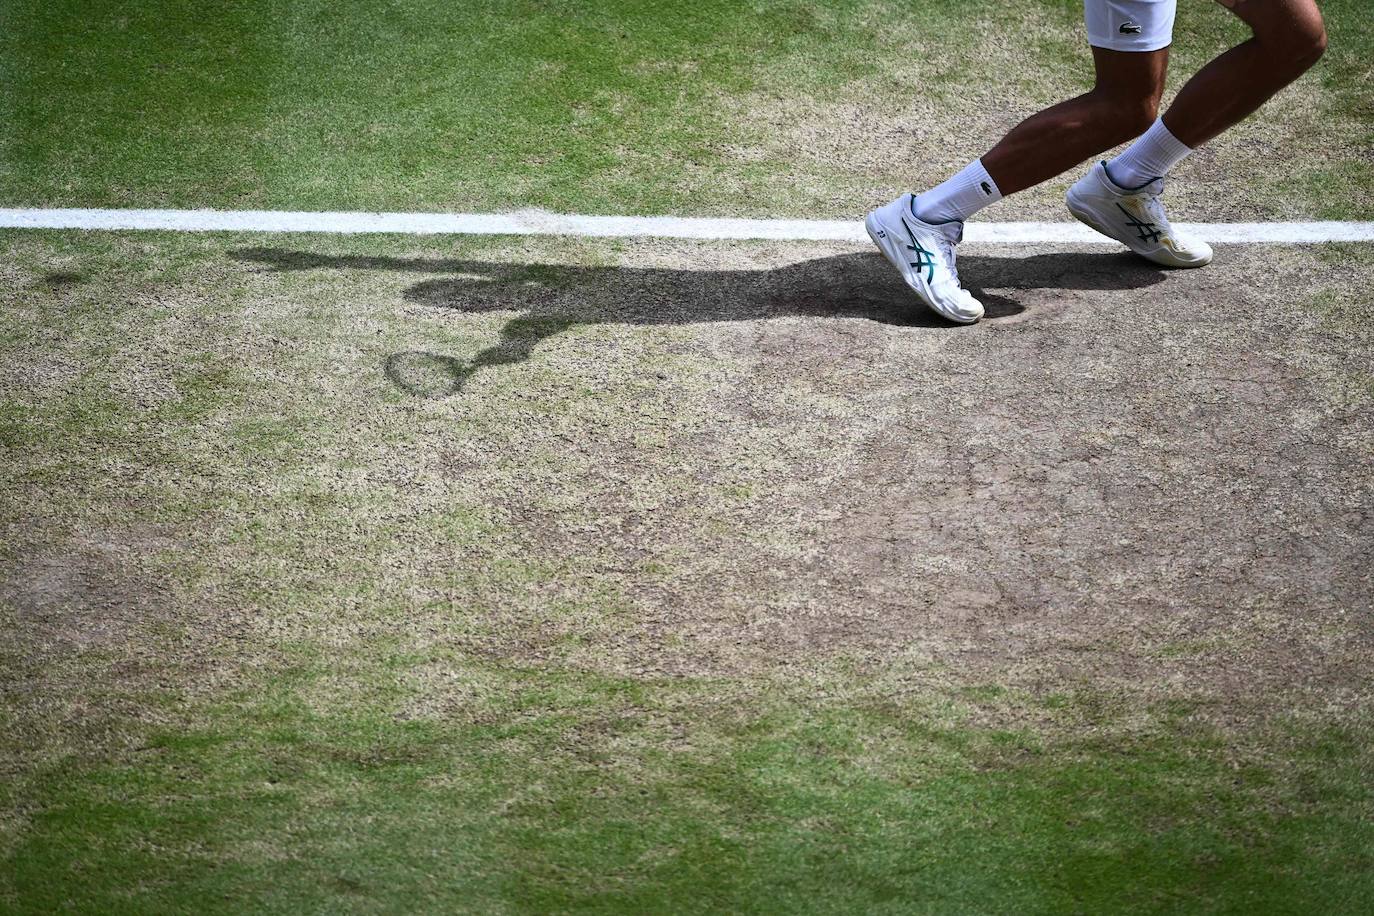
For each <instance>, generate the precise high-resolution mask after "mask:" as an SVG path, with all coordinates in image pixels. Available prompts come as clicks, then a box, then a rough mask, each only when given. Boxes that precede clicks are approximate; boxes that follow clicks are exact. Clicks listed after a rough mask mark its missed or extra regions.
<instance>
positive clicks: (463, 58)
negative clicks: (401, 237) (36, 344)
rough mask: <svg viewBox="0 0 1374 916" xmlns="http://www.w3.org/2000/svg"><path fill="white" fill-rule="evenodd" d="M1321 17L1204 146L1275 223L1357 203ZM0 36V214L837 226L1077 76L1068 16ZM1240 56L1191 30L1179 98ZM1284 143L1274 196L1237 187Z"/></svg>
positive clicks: (222, 10) (1362, 36)
mask: <svg viewBox="0 0 1374 916" xmlns="http://www.w3.org/2000/svg"><path fill="white" fill-rule="evenodd" d="M1324 9H1325V10H1326V13H1327V16H1328V18H1329V19H1330V22H1331V31H1332V36H1333V43H1332V49H1331V51H1330V53H1329V55H1328V58H1327V60H1326V61H1325V62H1323V64H1322V65H1321V68H1320V69H1319V71H1318V73H1317V74H1316V75H1314V76H1312V77H1309V78H1308V81H1307V82H1306V83H1304V86H1305V87H1306V88H1305V89H1304V90H1303V92H1304V93H1306V95H1305V96H1304V101H1303V102H1302V104H1301V106H1298V107H1295V108H1294V110H1292V111H1290V112H1287V113H1284V114H1279V115H1274V114H1273V113H1272V112H1271V113H1270V114H1268V115H1265V116H1264V117H1263V118H1261V119H1260V121H1259V122H1258V123H1257V124H1256V125H1254V126H1253V127H1251V128H1247V129H1246V130H1243V131H1241V132H1240V133H1239V134H1237V135H1235V137H1234V138H1233V141H1234V142H1233V144H1232V145H1227V143H1232V141H1229V140H1228V141H1226V142H1222V143H1220V145H1218V146H1217V147H1216V148H1217V150H1218V151H1219V155H1221V156H1222V157H1223V158H1224V159H1227V160H1231V161H1233V163H1234V165H1235V167H1236V168H1237V169H1240V170H1243V171H1246V172H1249V173H1250V174H1248V175H1246V176H1245V178H1246V182H1247V183H1241V182H1240V179H1239V178H1237V179H1236V183H1235V188H1234V191H1233V190H1232V189H1231V188H1229V187H1228V188H1227V189H1226V190H1225V191H1224V192H1223V194H1225V193H1241V194H1245V195H1246V196H1247V198H1250V199H1248V200H1246V201H1245V202H1244V203H1245V204H1248V205H1253V206H1257V207H1260V208H1261V209H1262V210H1263V211H1264V212H1267V213H1272V214H1273V215H1280V214H1282V215H1292V214H1295V213H1302V212H1308V213H1313V214H1315V215H1339V216H1342V217H1350V216H1356V215H1359V214H1361V213H1363V214H1367V213H1368V212H1369V211H1370V209H1371V189H1370V182H1369V181H1368V179H1367V172H1368V170H1367V165H1368V163H1367V162H1366V161H1365V157H1364V156H1363V155H1362V153H1361V149H1362V148H1363V149H1367V147H1368V145H1369V142H1370V139H1371V133H1370V131H1371V121H1370V119H1371V115H1370V111H1371V92H1370V89H1369V85H1370V80H1369V75H1370V74H1369V69H1368V63H1367V62H1368V60H1370V59H1371V57H1372V56H1374V44H1371V41H1374V39H1371V37H1370V34H1369V30H1368V29H1367V28H1365V27H1364V25H1365V15H1364V10H1363V7H1362V5H1361V3H1360V0H1333V2H1330V3H1327V4H1324ZM0 16H3V20H0V67H3V68H4V69H3V71H0V79H3V86H4V92H3V93H2V94H0V202H3V203H5V204H7V205H20V204H24V205H49V206H56V205H67V206H175V207H199V206H216V207H238V208H243V207H268V208H298V209H322V208H335V209H340V208H342V209H420V210H433V209H475V210H488V209H494V208H510V207H521V206H543V207H547V208H550V209H554V210H562V211H567V210H578V211H585V212H600V213H627V212H628V213H652V212H682V213H702V214H705V213H720V214H727V215H736V214H742V213H743V214H760V215H763V214H772V215H789V214H800V215H829V214H839V213H853V212H860V211H862V210H863V209H864V208H865V207H866V206H868V205H870V204H872V203H873V201H874V200H877V199H881V198H882V195H883V194H884V193H886V192H887V191H889V190H891V189H892V187H893V186H894V185H895V186H898V187H916V186H920V185H921V184H924V183H929V182H932V181H936V180H940V179H941V178H943V177H944V176H945V175H946V173H947V172H948V170H949V169H950V168H951V167H955V166H957V165H959V164H962V163H963V162H966V161H967V160H968V159H969V158H972V157H974V156H977V155H979V154H980V153H982V152H983V148H984V146H985V145H986V144H987V143H990V142H991V141H992V140H994V139H995V138H996V136H997V135H998V133H1000V131H1001V130H1003V129H1005V127H1007V126H1010V124H1011V123H1014V120H1015V119H1016V118H1018V117H1024V116H1025V115H1028V114H1030V113H1031V112H1032V111H1034V110H1035V108H1036V107H1038V106H1040V105H1043V104H1047V103H1049V102H1051V101H1054V100H1056V99H1059V98H1063V97H1065V96H1066V95H1068V94H1071V93H1072V92H1076V91H1078V90H1080V89H1081V88H1082V87H1083V86H1084V85H1085V84H1086V83H1087V82H1088V80H1089V71H1090V68H1089V62H1088V56H1087V52H1086V49H1085V48H1084V47H1083V40H1082V35H1081V31H1082V26H1081V10H1080V7H1079V5H1078V4H1077V3H1070V2H1064V0H1053V2H1050V0H1040V2H1036V0H1015V2H1012V3H1002V4H998V5H997V7H996V8H995V9H994V8H992V7H989V6H987V5H986V4H977V3H971V2H957V0H942V2H939V3H899V2H893V0H832V2H828V3H814V2H801V0H764V2H758V3H750V4H741V3H734V2H727V0H712V2H690V3H688V2H673V3H653V4H646V3H640V2H634V0H617V2H599V3H595V4H589V3H581V2H571V0H565V2H557V3H534V2H517V0H502V2H497V0H483V2H473V3H460V4H459V3H446V2H439V0H402V2H397V3H390V4H387V5H385V6H384V7H378V6H377V5H376V4H372V3H352V2H343V3H340V2H330V3H323V2H317V0H310V2H301V0H296V2H290V3H286V2H281V0H252V2H233V3H230V2H211V3H204V4H197V5H196V6H195V7H194V8H192V7H186V6H184V5H182V4H175V3H168V2H150V3H139V4H128V3H116V2H111V0H93V2H90V0H81V2H76V0H55V2H50V0H43V2H39V0H16V2H12V3H8V4H6V7H5V9H4V10H3V11H2V12H0ZM1009 22H1016V23H1018V31H1017V35H1016V37H1015V38H1012V37H1010V36H1009V35H1008V34H1007V28H1008V26H1007V23H1009ZM1241 35H1242V32H1241V28H1240V27H1239V26H1238V25H1237V24H1235V23H1234V22H1233V21H1232V20H1231V17H1229V16H1227V15H1226V14H1225V13H1224V12H1223V11H1221V10H1215V9H1207V8H1200V9H1193V10H1185V11H1184V14H1183V15H1181V17H1180V20H1179V25H1178V36H1177V41H1176V47H1175V74H1176V76H1175V82H1174V84H1175V85H1177V84H1178V80H1179V79H1180V78H1181V77H1182V76H1186V75H1187V73H1188V72H1189V71H1190V70H1192V69H1194V68H1196V67H1197V66H1198V65H1200V64H1201V63H1202V62H1203V61H1205V60H1206V59H1207V58H1209V57H1210V56H1212V55H1214V54H1215V53H1217V52H1218V51H1219V50H1221V49H1223V48H1225V47H1226V46H1228V45H1229V44H1231V43H1233V42H1234V41H1236V40H1238V39H1239V38H1240V37H1241ZM974 60H976V61H978V62H979V64H980V66H976V67H975V66H970V65H969V64H970V62H971V61H974ZM990 73H991V74H996V76H995V81H996V86H990V84H989V81H988V80H989V78H988V74H990ZM1003 86H1005V87H1015V93H1014V95H1013V96H1012V97H1008V95H1007V93H1006V92H1005V91H1003V90H1002V89H1000V88H998V87H1003ZM1017 96H1019V98H1017ZM913 108H915V109H916V110H915V111H913ZM1273 117H1278V118H1279V120H1278V122H1277V123H1276V124H1271V125H1269V126H1271V127H1273V129H1274V130H1275V131H1277V135H1276V136H1273V137H1271V136H1270V135H1267V134H1264V133H1263V132H1262V131H1260V126H1261V125H1264V124H1268V123H1269V122H1268V120H1267V119H1271V118H1273ZM865 118H867V119H869V120H871V121H872V124H873V126H872V127H869V126H862V124H863V123H866V122H865V121H864V119H865ZM855 123H858V124H860V125H861V126H860V127H858V128H855V127H854V126H853V125H854V124H855ZM894 128H895V129H896V130H897V132H898V133H897V139H896V140H895V141H894V139H893V138H891V137H888V138H887V139H879V137H878V135H875V131H888V132H890V131H891V130H892V129H894ZM907 137H911V138H912V139H911V140H908V139H907ZM893 142H898V143H902V144H903V146H902V147H901V148H900V149H891V148H890V144H892V143H893ZM1294 142H1296V143H1298V144H1300V145H1301V149H1302V150H1304V152H1302V153H1300V154H1298V155H1296V156H1295V157H1294V158H1295V159H1296V160H1297V161H1296V162H1294V163H1292V164H1291V165H1290V166H1288V167H1286V168H1285V169H1283V170H1279V171H1282V172H1283V174H1282V175H1272V176H1271V175H1268V174H1267V171H1268V170H1265V169H1262V168H1258V167H1255V168H1251V166H1250V164H1249V163H1250V157H1253V156H1254V155H1256V154H1257V153H1263V152H1264V150H1265V149H1270V150H1274V152H1272V155H1275V156H1279V157H1280V158H1283V157H1282V152H1281V151H1282V148H1283V147H1284V146H1286V145H1288V144H1291V143H1294ZM875 144H876V145H878V146H879V147H881V146H882V145H883V144H888V145H889V156H888V158H889V159H890V158H893V157H894V156H895V157H896V158H898V159H907V160H909V162H908V163H907V164H905V165H904V166H903V167H902V168H900V169H896V168H895V167H894V165H893V163H890V162H889V163H884V162H880V161H877V160H876V158H875ZM1257 146H1259V147H1260V148H1259V149H1256V147H1257ZM1214 183H1215V182H1214ZM1051 196H1052V195H1051ZM1024 201H1028V202H1038V203H1040V204H1042V205H1048V204H1047V203H1046V201H1048V198H1046V201H1039V198H1036V197H1034V196H1029V197H1026V198H1024ZM1237 203H1240V202H1238V201H1232V202H1231V203H1230V204H1227V205H1228V206H1234V205H1235V204H1237ZM1199 206H1200V207H1201V206H1207V207H1216V206H1222V204H1219V203H1206V204H1201V203H1200V204H1199Z"/></svg>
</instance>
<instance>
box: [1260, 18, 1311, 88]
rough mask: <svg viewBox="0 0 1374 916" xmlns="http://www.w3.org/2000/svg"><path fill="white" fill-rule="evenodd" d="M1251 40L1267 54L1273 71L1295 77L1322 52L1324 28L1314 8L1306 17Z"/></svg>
mask: <svg viewBox="0 0 1374 916" xmlns="http://www.w3.org/2000/svg"><path fill="white" fill-rule="evenodd" d="M1255 38H1256V39H1257V40H1259V41H1260V43H1261V44H1263V45H1264V46H1265V48H1267V49H1268V50H1269V52H1270V55H1271V60H1272V62H1273V65H1274V67H1275V69H1278V70H1282V71H1283V72H1284V74H1285V75H1288V76H1293V77H1296V76H1298V75H1299V74H1302V73H1305V72H1307V71H1308V70H1309V69H1311V67H1312V65H1313V64H1315V63H1316V62H1317V61H1319V60H1321V58H1322V55H1323V54H1325V53H1326V25H1325V23H1323V22H1322V17H1321V13H1319V12H1317V10H1316V8H1315V7H1314V8H1313V9H1312V11H1311V13H1310V15H1306V16H1302V17H1301V18H1299V19H1298V20H1297V21H1295V22H1287V23H1285V24H1284V27H1283V28H1280V29H1275V30H1274V31H1272V32H1270V33H1267V34H1260V33H1258V32H1257V33H1256V34H1255Z"/></svg>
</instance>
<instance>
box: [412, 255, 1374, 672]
mask: <svg viewBox="0 0 1374 916" xmlns="http://www.w3.org/2000/svg"><path fill="white" fill-rule="evenodd" d="M622 258H623V261H624V263H625V265H626V266H625V267H623V268H616V267H606V266H597V267H592V268H580V267H577V266H552V265H551V266H547V267H545V268H542V271H543V273H542V274H541V276H542V278H543V282H541V283H539V284H535V285H528V286H527V285H523V282H524V281H520V280H519V278H520V277H521V276H528V273H527V271H528V268H527V267H516V266H508V267H502V266H500V265H489V266H488V268H486V271H487V273H488V274H489V275H491V276H496V277H498V278H500V277H506V278H507V281H508V282H504V283H503V282H502V281H501V280H499V279H498V281H497V282H495V283H491V282H487V283H483V284H480V286H478V285H476V284H473V283H472V282H471V281H466V280H460V281H452V282H450V281H445V280H443V279H425V280H422V281H420V282H419V283H417V284H416V285H414V286H412V287H411V288H410V289H409V290H408V292H407V293H406V298H407V299H409V300H411V301H414V302H417V303H420V304H421V308H422V311H423V310H430V311H429V312H428V313H427V315H426V317H425V320H426V321H431V320H451V321H455V322H461V321H463V320H469V319H470V318H471V317H472V316H474V315H479V314H480V315H485V316H487V319H488V320H491V319H496V320H497V322H498V324H501V325H503V326H504V327H505V328H506V329H507V330H506V332H505V333H504V334H503V335H502V336H501V339H502V341H504V342H503V343H498V344H497V345H496V347H495V350H496V352H497V353H498V354H499V358H497V357H492V356H490V355H487V356H483V355H482V354H481V353H479V354H471V353H468V354H463V353H453V352H450V353H437V354H432V356H433V357H434V358H443V359H450V360H453V363H454V365H461V366H464V367H469V368H470V369H471V372H470V373H469V370H468V369H463V370H462V371H460V372H458V373H457V374H456V375H455V376H454V379H455V380H456V381H455V382H454V383H453V384H452V385H451V387H450V389H449V391H447V392H443V391H441V392H438V393H439V394H441V395H445V397H446V398H447V399H448V400H450V401H452V402H453V407H452V409H453V410H454V411H455V412H456V413H461V414H465V415H468V416H472V415H473V414H476V413H485V412H487V411H493V412H495V413H498V414H501V415H503V416H510V415H509V414H507V413H506V412H505V409H504V408H500V407H496V406H493V402H494V399H496V398H498V397H510V396H511V395H512V394H513V393H515V392H518V391H520V389H521V385H522V384H524V383H528V384H529V385H530V387H529V388H527V389H526V392H527V394H528V395H529V396H530V397H531V398H532V399H534V400H536V401H537V400H538V399H539V398H541V397H547V396H548V395H549V394H550V389H551V387H553V388H556V387H558V386H566V387H567V389H568V390H578V389H583V388H585V387H586V386H592V387H593V388H594V389H595V390H597V391H598V392H599V394H600V397H599V398H598V399H597V400H596V402H595V403H594V404H593V403H591V402H589V403H587V404H586V405H584V406H579V405H578V404H577V403H576V402H573V403H570V404H569V405H568V407H567V409H566V410H565V411H560V412H559V413H558V414H557V415H550V416H545V417H542V418H536V417H533V416H531V417H529V418H527V420H526V422H524V423H506V422H493V423H492V424H491V426H490V427H489V430H490V431H489V432H488V433H486V434H483V435H479V436H475V437H469V438H467V439H466V440H464V441H462V442H453V443H450V444H448V445H439V446H438V447H439V448H440V450H441V451H442V452H444V453H445V454H446V455H448V456H449V458H448V462H447V464H446V467H447V468H448V471H447V473H450V474H452V475H455V480H461V482H462V485H463V486H464V487H465V488H471V489H472V490H474V491H476V492H482V493H486V494H489V495H490V496H491V498H492V500H493V510H494V512H495V513H496V514H498V515H499V516H500V517H501V518H503V519H505V520H506V521H507V522H508V524H509V525H510V531H511V532H512V535H513V537H514V538H515V540H516V542H517V543H518V544H519V545H520V549H521V551H522V552H523V553H524V554H526V555H527V556H530V557H539V558H543V559H544V560H545V561H546V562H547V564H548V567H547V568H548V569H550V570H557V569H558V568H559V562H560V560H563V559H566V558H579V562H577V563H576V564H574V567H565V569H566V572H567V573H568V575H567V578H566V579H560V574H559V573H558V572H556V571H554V572H550V573H549V574H548V576H546V577H542V578H539V581H537V582H536V583H534V584H533V585H531V587H530V590H529V591H528V592H525V593H523V594H514V593H513V594H512V595H511V596H510V600H508V601H506V602H504V603H503V613H504V614H507V615H510V616H509V617H508V618H507V619H506V622H505V623H506V625H505V626H503V629H505V630H506V636H507V637H516V641H515V642H514V643H512V642H509V641H508V640H507V638H501V637H497V638H496V639H495V640H494V642H491V643H490V644H489V645H488V647H487V648H488V649H489V650H490V651H492V652H494V653H496V654H499V655H503V656H505V655H509V654H511V653H514V654H515V655H516V656H517V657H520V656H524V657H527V658H530V659H532V660H533V659H541V658H543V659H551V658H557V659H561V660H563V661H564V662H568V663H573V664H577V665H585V666H591V667H598V668H612V669H616V670H629V671H662V672H667V673H674V672H676V673H711V672H715V673H727V672H732V671H733V672H742V671H747V670H755V671H757V670H761V669H775V668H778V667H779V666H782V668H784V669H785V668H786V667H787V666H789V665H795V664H805V660H806V659H807V658H812V657H816V656H830V655H834V654H836V653H839V654H850V655H857V656H859V657H864V658H869V659H873V660H875V661H876V660H880V659H883V658H895V657H898V656H901V657H904V658H908V659H913V658H914V659H923V660H924V661H925V663H928V664H929V665H932V666H935V667H938V668H940V669H942V670H945V671H947V672H948V673H949V676H950V677H952V678H955V679H958V680H979V679H1000V680H1002V681H1007V680H1010V681H1012V682H1017V683H1023V684H1028V685H1036V686H1041V687H1046V686H1049V685H1054V684H1064V683H1071V682H1076V681H1078V680H1079V679H1082V680H1085V681H1087V680H1091V681H1093V682H1095V683H1101V684H1107V683H1111V682H1120V683H1122V684H1138V685H1139V684H1144V683H1147V682H1148V683H1155V684H1158V685H1161V686H1172V687H1175V688H1178V689H1184V688H1186V689H1196V690H1201V691H1207V692H1212V691H1219V692H1222V693H1226V694H1231V695H1241V694H1249V693H1253V692H1256V691H1258V692H1263V691H1269V690H1274V691H1290V690H1298V691H1303V690H1312V691H1316V692H1319V693H1323V694H1324V695H1325V694H1327V693H1331V694H1333V695H1334V694H1341V693H1343V692H1345V691H1363V690H1365V689H1366V688H1367V684H1366V683H1365V681H1364V674H1363V672H1365V671H1367V670H1369V668H1368V665H1369V662H1370V661H1371V658H1372V656H1371V648H1372V646H1374V643H1371V635H1372V633H1371V617H1370V612H1371V606H1370V598H1371V594H1372V593H1374V592H1372V591H1371V581H1370V572H1369V564H1368V560H1369V558H1370V555H1371V544H1374V522H1372V521H1371V518H1372V516H1371V509H1370V501H1369V493H1370V486H1371V481H1374V471H1372V470H1371V462H1370V458H1369V455H1370V446H1371V442H1374V438H1371V435H1372V434H1371V429H1372V428H1374V427H1372V426H1371V415H1370V411H1369V409H1368V406H1367V405H1361V404H1357V403H1347V402H1341V401H1339V400H1336V399H1333V398H1331V397H1330V396H1329V394H1330V390H1331V389H1330V386H1329V385H1328V382H1329V380H1330V379H1331V378H1332V377H1334V376H1336V375H1339V374H1340V373H1341V372H1343V371H1346V366H1345V364H1347V363H1348V362H1349V361H1350V360H1351V359H1352V358H1357V353H1355V352H1351V351H1350V349H1349V348H1350V347H1351V346H1352V345H1354V346H1358V345H1357V342H1355V341H1352V340H1351V339H1349V338H1343V337H1342V336H1340V335H1333V334H1331V333H1330V332H1329V329H1328V328H1327V327H1326V326H1325V325H1324V324H1323V319H1321V318H1320V317H1319V316H1318V315H1317V314H1315V313H1314V312H1313V311H1312V310H1310V309H1308V308H1306V307H1305V306H1304V305H1303V304H1302V300H1303V299H1304V298H1305V297H1306V296H1307V295H1308V292H1309V290H1308V287H1309V286H1310V285H1311V284H1313V283H1314V282H1315V283H1316V285H1318V286H1320V285H1321V277H1322V276H1324V275H1327V274H1329V267H1328V266H1327V265H1326V264H1325V263H1324V262H1323V261H1322V260H1321V259H1320V258H1318V257H1317V256H1316V254H1315V253H1314V252H1313V251H1310V250H1279V249H1261V248H1251V249H1228V250H1225V251H1223V252H1222V255H1221V257H1219V259H1218V263H1217V264H1216V265H1215V266H1214V267H1212V268H1210V269H1208V270H1207V271H1205V272H1197V273H1167V272H1163V271H1158V270H1155V269H1154V268H1153V267H1150V266H1148V265H1144V264H1141V263H1139V262H1137V261H1135V260H1133V259H1131V258H1130V257H1128V256H1126V255H1124V254H1116V253H1105V252H1102V251H1096V252H1087V253H1085V252H1074V251H1062V250H1045V251H1039V252H1029V253H1023V252H1011V251H1005V252H992V251H984V252H969V253H968V254H967V255H965V257H964V258H963V259H962V263H963V265H964V271H965V275H966V277H967V278H968V280H969V282H970V283H971V284H973V285H975V286H978V287H980V288H981V290H982V292H983V295H984V297H985V298H986V299H987V300H988V303H989V314H990V315H991V316H993V317H991V318H990V319H989V320H986V321H985V322H984V323H983V324H982V325H980V326H978V327H976V328H954V327H948V326H945V325H943V324H942V323H940V322H938V321H936V320H934V319H933V318H932V317H931V316H929V315H928V314H926V313H924V312H922V311H921V310H919V309H915V308H910V307H909V306H908V304H907V300H906V298H905V296H904V293H903V290H902V288H901V286H900V284H899V283H898V282H896V281H895V279H894V278H893V277H890V276H889V274H888V268H887V267H886V265H885V264H884V263H883V262H882V261H881V260H880V259H879V258H878V257H877V256H876V255H872V254H869V253H867V252H862V251H860V252H849V251H846V252H842V253H838V254H837V253H834V251H833V249H830V250H827V249H823V248H819V247H817V248H814V249H808V248H801V249H798V248H795V247H794V248H790V249H783V248H779V247H771V246H757V245H755V246H749V245H734V246H731V245H719V246H699V247H695V248H688V247H686V246H682V247H676V248H673V247H667V248H665V247H664V246H649V245H647V244H646V245H640V246H630V248H629V249H628V250H627V251H626V252H625V253H624V254H623V256H622ZM471 267H472V265H468V268H469V269H471ZM522 271H524V272H525V273H522ZM1342 288H1344V286H1343V283H1342ZM502 304H503V305H504V307H505V309H506V311H498V306H499V305H502ZM1351 307H1352V308H1358V307H1359V306H1358V305H1355V304H1352V306H1351ZM443 310H448V311H449V317H448V318H447V319H445V317H444V315H443V314H442V312H443ZM521 322H523V323H524V324H523V325H521V324H519V323H521ZM531 329H533V330H531ZM527 332H528V336H522V335H525V334H526V333H527ZM400 382H401V383H402V384H403V383H404V379H403V378H402V379H400ZM458 384H461V386H462V387H461V388H458ZM455 389H456V390H455ZM425 393H426V394H429V395H431V396H432V395H434V394H435V393H436V392H434V391H432V390H429V391H426V392H425ZM441 400H443V398H441ZM436 445H437V444H436ZM598 589H600V590H602V591H603V592H606V593H614V594H615V595H616V596H617V600H618V601H619V612H618V616H616V617H615V618H614V622H613V623H607V622H606V621H604V620H603V621H601V622H600V623H591V624H589V623H588V621H587V620H586V619H585V618H575V617H561V616H559V615H558V614H556V613H550V608H551V607H554V606H556V605H557V603H558V602H559V601H560V600H575V599H576V597H577V596H579V595H580V596H582V597H583V598H585V597H586V596H587V595H588V594H590V593H593V592H596V591H597V590H598ZM516 634H518V636H517V635H516Z"/></svg>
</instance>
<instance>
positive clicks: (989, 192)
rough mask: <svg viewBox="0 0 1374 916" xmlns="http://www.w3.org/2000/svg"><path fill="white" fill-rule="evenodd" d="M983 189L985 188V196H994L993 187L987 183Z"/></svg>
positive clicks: (983, 184)
mask: <svg viewBox="0 0 1374 916" xmlns="http://www.w3.org/2000/svg"><path fill="white" fill-rule="evenodd" d="M981 187H982V188H983V193H984V194H986V195H987V196H988V197H991V196H992V185H990V184H988V183H987V182H986V181H985V182H983V183H982V185H981Z"/></svg>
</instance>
